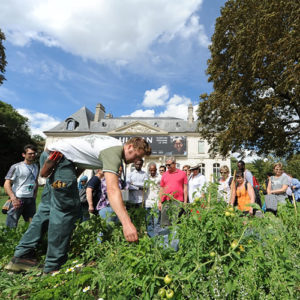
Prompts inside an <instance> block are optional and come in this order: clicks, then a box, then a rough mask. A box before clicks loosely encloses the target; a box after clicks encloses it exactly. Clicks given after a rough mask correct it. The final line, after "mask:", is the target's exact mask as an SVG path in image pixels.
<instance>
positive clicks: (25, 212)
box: [6, 198, 36, 228]
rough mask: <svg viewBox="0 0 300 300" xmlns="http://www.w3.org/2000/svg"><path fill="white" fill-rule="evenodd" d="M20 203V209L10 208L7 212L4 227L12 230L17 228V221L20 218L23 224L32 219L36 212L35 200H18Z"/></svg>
mask: <svg viewBox="0 0 300 300" xmlns="http://www.w3.org/2000/svg"><path fill="white" fill-rule="evenodd" d="M18 199H19V200H21V201H22V206H21V207H20V208H17V209H15V208H11V209H10V210H9V211H8V212H7V218H6V225H7V227H10V228H14V227H17V225H18V221H19V219H20V217H21V216H23V219H24V221H25V222H28V221H29V219H32V218H33V216H34V215H35V212H36V203H35V198H18Z"/></svg>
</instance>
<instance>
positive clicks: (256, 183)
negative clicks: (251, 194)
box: [252, 175, 260, 190]
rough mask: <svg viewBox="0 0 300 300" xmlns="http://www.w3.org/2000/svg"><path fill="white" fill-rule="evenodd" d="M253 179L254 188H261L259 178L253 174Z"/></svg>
mask: <svg viewBox="0 0 300 300" xmlns="http://www.w3.org/2000/svg"><path fill="white" fill-rule="evenodd" d="M252 180H253V188H256V189H258V190H259V189H260V186H259V183H258V181H257V179H256V177H255V176H254V175H253V176H252Z"/></svg>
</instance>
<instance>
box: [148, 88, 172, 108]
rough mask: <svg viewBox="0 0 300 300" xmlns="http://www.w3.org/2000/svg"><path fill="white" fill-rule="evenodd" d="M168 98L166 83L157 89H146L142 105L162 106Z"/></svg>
mask: <svg viewBox="0 0 300 300" xmlns="http://www.w3.org/2000/svg"><path fill="white" fill-rule="evenodd" d="M168 98H169V89H168V87H167V86H166V85H163V86H161V87H160V88H158V89H157V90H154V89H152V90H148V91H146V92H145V95H144V101H143V103H142V105H143V106H145V107H154V106H162V105H164V104H165V101H166V100H167V99H168Z"/></svg>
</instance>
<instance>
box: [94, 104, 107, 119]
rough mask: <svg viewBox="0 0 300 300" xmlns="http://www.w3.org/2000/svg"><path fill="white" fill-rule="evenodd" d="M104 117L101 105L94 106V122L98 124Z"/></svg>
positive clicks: (103, 109)
mask: <svg viewBox="0 0 300 300" xmlns="http://www.w3.org/2000/svg"><path fill="white" fill-rule="evenodd" d="M104 117H105V108H104V106H103V105H102V104H101V103H98V104H97V105H96V112H95V117H94V121H95V122H99V121H100V120H101V119H104Z"/></svg>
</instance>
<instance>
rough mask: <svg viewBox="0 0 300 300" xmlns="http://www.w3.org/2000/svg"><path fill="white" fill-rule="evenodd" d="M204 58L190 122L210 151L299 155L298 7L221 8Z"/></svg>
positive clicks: (272, 0)
mask: <svg viewBox="0 0 300 300" xmlns="http://www.w3.org/2000/svg"><path fill="white" fill-rule="evenodd" d="M210 51H211V58H210V59H209V60H208V69H207V74H208V75H209V81H210V82H213V87H214V91H213V92H212V93H211V94H210V95H207V94H205V95H201V98H202V101H200V105H199V109H198V117H199V132H200V134H201V135H202V136H203V137H204V138H206V139H207V140H208V141H209V142H210V144H211V151H212V152H219V153H221V154H223V155H226V154H227V153H228V152H229V151H234V152H235V151H238V152H241V153H242V152H243V151H244V150H246V149H248V150H254V151H256V152H258V153H259V154H268V153H273V154H276V155H278V156H283V155H288V154H292V153H294V152H296V151H299V149H300V142H299V141H300V100H299V91H300V88H299V80H300V68H299V56H300V1H299V0H285V1H282V0H260V1H257V0H229V1H227V2H226V4H225V6H224V7H223V8H222V9H221V16H220V17H219V18H218V19H217V20H216V26H215V32H214V35H213V37H212V44H211V46H210Z"/></svg>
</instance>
